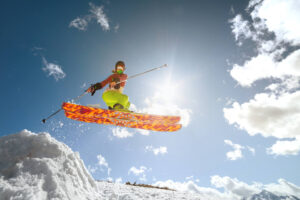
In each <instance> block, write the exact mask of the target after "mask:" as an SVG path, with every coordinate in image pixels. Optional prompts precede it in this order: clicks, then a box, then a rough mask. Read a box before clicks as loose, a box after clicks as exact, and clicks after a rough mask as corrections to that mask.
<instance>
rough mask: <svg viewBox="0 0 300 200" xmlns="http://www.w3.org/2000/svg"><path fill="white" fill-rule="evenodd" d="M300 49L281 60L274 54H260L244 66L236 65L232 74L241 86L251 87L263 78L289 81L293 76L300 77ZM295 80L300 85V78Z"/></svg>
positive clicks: (297, 85)
mask: <svg viewBox="0 0 300 200" xmlns="http://www.w3.org/2000/svg"><path fill="white" fill-rule="evenodd" d="M299 66H300V50H297V51H294V52H293V53H291V54H289V56H287V57H286V58H285V59H283V60H282V61H281V62H276V61H275V58H274V54H259V55H258V56H256V57H253V58H251V59H250V60H248V61H246V62H245V63H244V65H243V66H240V65H234V66H233V68H232V70H231V71H230V75H231V76H232V77H233V78H234V79H235V80H236V81H238V83H239V84H240V85H241V86H244V87H250V86H252V84H253V83H254V82H255V81H257V80H261V79H267V78H278V79H282V81H284V80H286V81H288V80H289V79H290V78H291V77H293V76H296V77H298V78H299V77H300V67H299ZM297 80H298V81H296V82H294V84H296V87H299V79H297Z"/></svg>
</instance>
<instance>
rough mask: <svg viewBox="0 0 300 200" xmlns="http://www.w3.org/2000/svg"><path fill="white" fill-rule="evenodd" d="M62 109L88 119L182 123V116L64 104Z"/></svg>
mask: <svg viewBox="0 0 300 200" xmlns="http://www.w3.org/2000/svg"><path fill="white" fill-rule="evenodd" d="M62 108H63V109H64V110H65V111H67V112H72V113H74V114H81V115H85V116H86V117H92V118H94V117H97V118H98V117H100V118H101V117H102V118H117V119H125V120H132V121H139V122H140V121H143V122H145V123H151V122H153V121H160V122H161V123H167V124H176V123H178V122H179V121H180V116H162V115H152V114H141V113H131V112H122V111H116V110H107V109H102V108H93V107H88V106H82V105H77V104H72V103H66V102H64V103H63V105H62Z"/></svg>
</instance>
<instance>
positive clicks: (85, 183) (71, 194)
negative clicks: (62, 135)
mask: <svg viewBox="0 0 300 200" xmlns="http://www.w3.org/2000/svg"><path fill="white" fill-rule="evenodd" d="M96 197H98V198H99V193H98V189H97V184H96V183H95V181H94V180H93V178H92V177H91V175H90V174H89V173H88V171H87V170H86V168H85V166H84V164H83V161H82V160H81V159H80V157H79V154H78V153H74V152H73V151H72V150H71V149H70V148H69V147H68V146H66V145H65V144H63V143H61V142H58V141H57V140H55V139H54V138H52V137H51V136H50V135H49V134H48V133H41V134H35V133H32V132H30V131H28V130H23V131H21V132H20V133H18V134H14V135H8V136H5V137H2V138H0V200H6V199H22V200H23V199H24V200H25V199H28V200H29V199H30V200H35V199H37V200H42V199H93V200H94V199H97V198H96Z"/></svg>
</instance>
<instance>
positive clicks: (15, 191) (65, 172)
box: [0, 130, 207, 200]
mask: <svg viewBox="0 0 300 200" xmlns="http://www.w3.org/2000/svg"><path fill="white" fill-rule="evenodd" d="M21 199H22V200H29V199H30V200H43V199H57V200H61V199H62V200H64V199H70V200H71V199H72V200H77V199H91V200H96V199H123V200H125V199H126V200H128V199H201V195H200V194H193V193H187V192H185V193H184V192H174V191H168V190H162V189H154V188H144V187H136V186H129V185H124V184H121V183H108V182H97V181H95V180H94V179H93V178H92V176H91V175H90V174H89V172H88V170H87V168H86V167H85V165H84V163H83V161H82V160H81V159H80V156H79V153H77V152H73V151H72V150H71V149H70V148H69V147H68V146H67V145H65V144H64V143H62V142H59V141H57V140H55V139H54V138H53V137H51V136H50V134H48V133H40V134H35V133H32V132H30V131H28V130H23V131H21V132H20V133H17V134H13V135H8V136H4V137H2V138H0V200H21ZM205 199H207V198H205Z"/></svg>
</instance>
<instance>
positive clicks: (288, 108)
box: [224, 91, 300, 139]
mask: <svg viewBox="0 0 300 200" xmlns="http://www.w3.org/2000/svg"><path fill="white" fill-rule="evenodd" d="M299 112H300V91H298V92H294V93H285V94H282V95H281V96H279V97H277V96H276V95H272V94H267V93H261V94H256V95H255V97H254V99H252V100H250V101H249V102H246V103H243V104H239V103H237V102H235V103H234V104H233V106H232V108H224V116H225V118H226V119H227V120H228V122H229V123H230V124H236V125H238V126H239V128H241V129H243V130H246V131H247V132H248V133H249V134H250V135H252V136H253V135H256V134H261V135H263V136H264V137H271V136H272V137H276V138H280V139H283V138H296V137H297V136H300V132H299V130H300V115H299Z"/></svg>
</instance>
